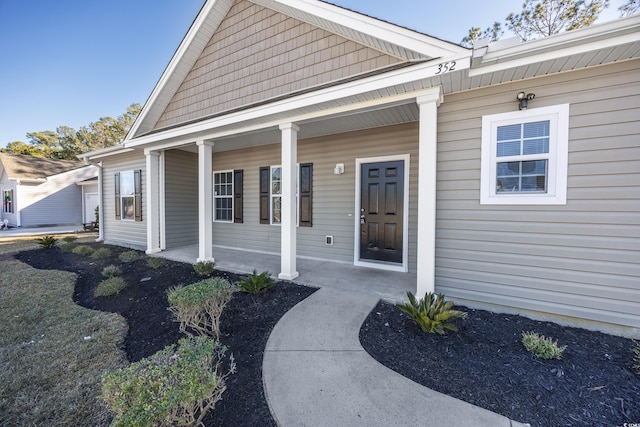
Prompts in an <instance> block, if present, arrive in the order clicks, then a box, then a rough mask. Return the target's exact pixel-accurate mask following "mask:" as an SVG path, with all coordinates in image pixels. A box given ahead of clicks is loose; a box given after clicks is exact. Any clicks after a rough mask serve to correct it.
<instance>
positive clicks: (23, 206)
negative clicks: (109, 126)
mask: <svg viewBox="0 0 640 427" xmlns="http://www.w3.org/2000/svg"><path fill="white" fill-rule="evenodd" d="M96 175H97V169H96V168H95V167H93V166H88V167H84V168H80V169H76V170H73V171H69V172H65V173H62V174H59V175H54V176H51V177H49V178H47V181H46V182H43V183H40V184H35V183H34V184H29V183H24V184H21V185H19V186H18V192H19V197H20V219H21V221H20V222H21V226H22V227H29V226H40V225H55V224H79V223H81V222H82V188H81V187H80V186H78V185H76V183H77V182H79V181H83V180H85V179H89V178H92V177H94V176H96Z"/></svg>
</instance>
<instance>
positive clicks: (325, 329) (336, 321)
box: [263, 288, 522, 427]
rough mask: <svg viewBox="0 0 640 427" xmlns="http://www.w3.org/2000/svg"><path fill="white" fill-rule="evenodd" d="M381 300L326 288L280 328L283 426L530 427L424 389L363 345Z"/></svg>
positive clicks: (278, 396) (271, 373)
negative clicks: (366, 323) (365, 326)
mask: <svg viewBox="0 0 640 427" xmlns="http://www.w3.org/2000/svg"><path fill="white" fill-rule="evenodd" d="M377 303H378V298H377V297H376V296H373V295H366V294H362V293H353V292H348V291H343V290H336V289H330V288H321V289H320V290H318V291H317V292H315V293H314V294H313V295H311V296H310V297H309V298H307V299H305V300H304V301H302V302H301V303H299V304H298V305H296V306H295V307H294V308H293V309H291V310H290V311H289V312H288V313H286V314H285V315H284V316H283V317H282V319H281V320H280V321H279V322H278V323H277V324H276V326H275V328H274V330H273V332H272V333H271V336H270V337H269V340H268V342H267V347H266V350H265V355H264V361H263V381H264V388H265V394H266V396H267V401H268V403H269V407H270V408H271V413H272V415H273V417H274V418H275V420H276V422H277V423H278V425H280V426H287V427H288V426H314V427H315V426H318V427H319V426H327V427H329V426H331V427H336V426H438V427H446V426H456V427H461V426H469V427H472V426H473V427H484V426H486V427H501V426H503V427H510V426H517V425H519V426H522V424H520V423H515V422H512V421H510V420H509V419H508V418H506V417H503V416H501V415H498V414H495V413H493V412H490V411H487V410H485V409H482V408H479V407H477V406H473V405H471V404H468V403H465V402H463V401H461V400H458V399H455V398H452V397H449V396H446V395H444V394H441V393H438V392H435V391H433V390H430V389H428V388H426V387H423V386H421V385H419V384H417V383H415V382H413V381H411V380H409V379H407V378H405V377H403V376H401V375H399V374H397V373H396V372H394V371H392V370H390V369H388V368H386V367H384V366H382V365H381V364H380V363H378V362H377V361H375V360H374V359H373V358H372V357H371V356H369V354H368V353H367V352H366V351H365V350H364V349H363V348H362V346H361V345H360V340H359V338H358V335H359V331H360V326H361V325H362V322H363V321H364V320H365V318H366V317H367V316H368V314H369V312H370V311H371V310H372V309H373V308H374V307H375V305H376V304H377Z"/></svg>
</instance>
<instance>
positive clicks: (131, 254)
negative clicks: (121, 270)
mask: <svg viewBox="0 0 640 427" xmlns="http://www.w3.org/2000/svg"><path fill="white" fill-rule="evenodd" d="M138 258H140V255H139V254H138V252H136V251H125V252H122V253H121V254H120V255H119V256H118V259H119V260H120V261H122V262H124V263H130V262H134V261H137V260H138Z"/></svg>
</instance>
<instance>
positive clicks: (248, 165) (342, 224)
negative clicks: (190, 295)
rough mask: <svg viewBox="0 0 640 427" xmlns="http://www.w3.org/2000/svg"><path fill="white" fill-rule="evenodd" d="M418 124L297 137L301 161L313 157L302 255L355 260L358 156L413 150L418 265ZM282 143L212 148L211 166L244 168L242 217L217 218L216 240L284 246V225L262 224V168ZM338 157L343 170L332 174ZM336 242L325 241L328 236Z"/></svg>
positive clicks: (274, 249) (412, 211) (300, 233)
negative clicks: (309, 224) (309, 214)
mask: <svg viewBox="0 0 640 427" xmlns="http://www.w3.org/2000/svg"><path fill="white" fill-rule="evenodd" d="M417 149H418V126H417V124H416V123H409V124H405V125H397V126H389V127H383V128H377V129H369V130H366V131H359V132H349V133H343V134H338V135H332V136H326V137H319V138H313V139H306V140H300V141H298V162H299V163H313V226H312V227H299V228H298V230H297V239H298V241H297V245H298V256H303V257H311V258H318V259H327V260H332V261H341V262H346V263H353V259H354V232H355V222H354V221H355V219H354V213H355V197H356V194H355V191H356V190H355V182H356V170H355V169H356V159H359V158H371V157H381V156H392V155H398V154H409V155H410V167H411V170H410V181H409V192H408V193H409V236H406V238H407V239H409V269H410V270H411V271H415V269H416V238H415V236H416V230H417V224H416V220H417V168H418V156H417V154H418V152H417ZM280 161H281V160H280V144H279V143H274V144H271V145H267V146H261V147H253V148H249V149H243V150H237V151H224V152H219V153H216V152H214V154H213V169H214V170H215V171H218V170H229V169H244V198H243V203H244V223H243V224H234V223H222V222H216V223H214V227H213V243H214V245H220V246H228V247H234V248H242V249H251V250H258V251H263V252H271V253H279V252H280V227H279V226H277V225H264V224H260V220H259V193H258V185H259V175H258V172H259V168H260V167H261V166H275V165H279V164H280ZM336 163H344V164H345V173H344V174H342V175H334V174H333V169H334V167H335V165H336ZM326 235H332V236H334V245H333V246H327V245H325V236H326Z"/></svg>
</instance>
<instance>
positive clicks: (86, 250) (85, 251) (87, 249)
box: [71, 245, 94, 256]
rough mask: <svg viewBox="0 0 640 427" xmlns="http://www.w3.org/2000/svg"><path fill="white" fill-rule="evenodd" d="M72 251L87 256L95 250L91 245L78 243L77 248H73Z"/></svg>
mask: <svg viewBox="0 0 640 427" xmlns="http://www.w3.org/2000/svg"><path fill="white" fill-rule="evenodd" d="M71 252H73V253H74V254H77V255H82V256H86V255H92V254H93V252H94V250H93V248H92V247H91V246H87V245H78V246H76V247H75V248H73V250H71Z"/></svg>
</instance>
